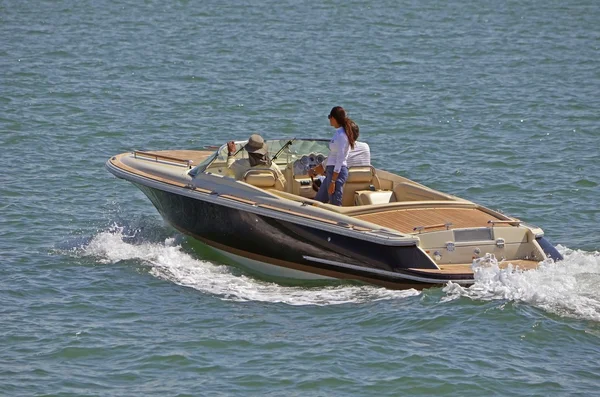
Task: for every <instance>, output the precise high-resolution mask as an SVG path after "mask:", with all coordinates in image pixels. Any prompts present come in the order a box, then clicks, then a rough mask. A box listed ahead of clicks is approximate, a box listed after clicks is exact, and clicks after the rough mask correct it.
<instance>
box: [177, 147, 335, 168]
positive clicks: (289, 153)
mask: <svg viewBox="0 0 600 397" xmlns="http://www.w3.org/2000/svg"><path fill="white" fill-rule="evenodd" d="M290 141H292V143H291V144H288V143H289V142H290ZM329 142H330V140H329V139H323V138H284V139H269V140H266V141H265V143H266V144H267V147H268V150H269V154H271V153H273V156H274V155H275V154H276V153H277V152H279V151H280V150H281V148H283V147H284V146H285V145H287V147H286V148H285V150H283V151H282V152H281V153H279V156H278V157H277V159H275V163H276V164H287V163H289V162H290V161H291V160H290V159H291V158H295V157H298V158H299V157H302V156H303V155H306V154H310V153H312V152H314V151H315V150H317V149H318V150H317V151H319V152H322V151H326V152H327V153H329ZM234 143H235V146H236V152H235V153H236V155H235V158H236V159H239V158H244V157H246V156H247V152H246V151H245V150H243V148H244V145H246V144H247V143H248V140H247V139H246V140H243V141H234ZM303 143H312V145H306V146H308V147H307V149H305V150H302V151H303V152H302V153H300V152H298V151H296V150H295V149H296V148H298V147H300V148H302V147H303V146H302V144H303ZM311 146H312V150H311ZM227 154H228V149H227V143H224V144H223V145H221V146H220V147H219V148H218V149H217V150H216V151H215V152H214V153H212V154H211V155H210V156H208V157H207V158H206V159H205V160H204V161H202V162H201V163H200V164H198V165H196V166H195V167H194V168H192V169H191V170H190V171H189V172H188V174H189V175H190V176H192V177H194V176H196V175H198V174H199V173H203V172H205V170H206V169H208V168H210V167H211V166H212V164H213V163H215V162H217V161H218V162H226V161H227ZM323 154H325V153H323ZM283 158H286V161H285V162H282V161H277V160H281V159H283Z"/></svg>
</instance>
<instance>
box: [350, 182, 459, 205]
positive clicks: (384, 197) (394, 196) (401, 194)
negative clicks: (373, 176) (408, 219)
mask: <svg viewBox="0 0 600 397" xmlns="http://www.w3.org/2000/svg"><path fill="white" fill-rule="evenodd" d="M344 194H345V192H344ZM431 200H454V199H453V198H452V197H451V196H449V195H446V194H443V193H438V192H436V191H434V190H431V189H428V188H426V187H423V186H419V185H413V184H412V183H408V182H402V183H399V184H397V185H396V186H395V187H394V190H393V191H391V190H377V191H371V190H358V191H356V192H355V205H370V204H383V203H393V202H397V201H431Z"/></svg>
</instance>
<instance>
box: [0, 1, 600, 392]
mask: <svg viewBox="0 0 600 397" xmlns="http://www.w3.org/2000/svg"><path fill="white" fill-rule="evenodd" d="M599 21H600V3H598V2H595V1H589V0H582V1H573V2H557V1H550V2H548V1H544V2H542V1H528V2H525V1H512V2H502V3H499V2H493V3H484V2H475V1H466V2H461V3H448V2H440V1H433V2H406V1H381V2H372V1H360V2H359V1H346V2H341V1H330V2H324V3H310V2H304V3H303V2H295V1H286V0H284V1H277V2H275V1H266V2H254V3H253V2H242V1H230V2H221V1H206V2H200V3H198V2H190V1H176V2H154V1H145V2H133V1H119V2H116V1H95V2H62V1H40V2H35V3H31V2H21V1H5V2H0V144H1V148H2V154H1V155H0V165H1V172H0V259H1V266H0V303H1V304H0V321H1V322H0V324H1V325H2V327H1V331H0V395H7V396H19V395H24V396H31V395H40V396H41V395H48V396H50V395H56V396H70V395H73V396H81V395H86V396H87V395H98V396H107V395H128V396H129V395H157V396H165V395H179V396H184V395H194V396H195V395H223V396H226V395H227V396H228V395H272V396H279V395H302V396H304V395H310V396H312V395H316V396H332V395H377V396H379V395H390V396H391V395H471V396H482V395H527V396H529V395H539V396H546V395H569V396H571V395H581V396H584V395H585V396H587V395H597V393H598V388H599V386H600V381H599V379H600V368H599V365H598V358H599V357H600V253H599V250H600V242H599V239H600V226H599V225H600V187H599V183H600V179H599V178H600V177H599V175H600V162H599V161H598V160H599V159H600V150H599V147H600V145H599V143H598V142H599V137H600V132H599V125H600V116H599V113H598V109H600V97H599V96H598V93H599V92H600V63H599V62H598V60H599V59H600V23H598V22H599ZM335 105H341V106H344V107H345V108H346V109H347V110H348V112H349V115H350V116H351V117H352V118H353V119H354V120H355V121H356V122H357V123H358V124H359V125H360V127H361V128H360V131H361V139H362V140H364V141H365V142H368V143H369V145H370V147H371V152H372V162H373V164H374V165H375V166H376V167H378V168H383V169H386V170H389V171H392V172H395V173H398V174H400V175H403V176H406V177H408V178H411V179H414V180H416V181H418V182H420V183H423V184H425V185H428V186H431V187H433V188H435V189H438V190H441V191H444V192H448V193H451V194H454V195H457V196H460V197H464V198H466V199H469V200H474V201H476V202H478V203H480V204H483V205H485V206H487V207H490V208H493V209H499V210H502V211H504V212H505V213H506V214H509V215H512V216H515V217H517V218H519V219H521V220H523V221H525V222H528V223H531V224H535V225H539V226H540V227H542V228H543V230H544V232H545V234H546V237H547V238H548V239H549V240H550V241H551V242H552V243H553V244H555V245H557V246H558V249H559V251H560V252H561V253H562V254H563V255H564V257H565V259H564V260H563V261H560V262H556V263H554V262H552V261H547V262H544V263H543V264H542V265H541V267H540V268H539V269H538V270H535V271H529V272H522V271H521V270H520V269H519V268H518V267H516V266H511V267H509V268H507V269H500V268H499V267H498V266H497V260H496V258H493V257H487V258H485V257H484V258H483V259H482V260H481V261H479V262H478V263H476V264H475V266H476V267H477V272H476V282H475V284H474V285H472V286H470V287H464V286H460V285H457V284H453V283H448V284H447V285H444V286H442V287H439V288H431V289H426V290H423V291H417V290H406V291H393V290H388V289H384V288H380V287H375V286H369V285H363V284H360V283H353V282H339V281H332V282H319V283H316V284H314V283H301V282H299V283H297V284H294V283H291V284H289V283H278V282H274V281H273V280H270V279H266V278H261V277H256V275H254V274H252V273H249V272H247V271H246V270H244V269H242V268H239V267H237V266H235V265H233V264H232V263H230V262H229V261H228V260H227V259H226V258H224V257H222V256H220V255H219V254H218V253H215V252H213V251H211V250H209V249H207V248H206V247H205V246H203V245H202V244H200V243H198V242H196V241H194V240H192V239H190V238H188V237H186V236H183V235H181V234H179V233H177V232H176V231H174V230H173V229H172V228H170V227H169V226H168V225H166V224H165V223H164V222H163V220H162V219H161V218H160V216H159V215H158V213H157V211H156V210H155V208H154V207H153V206H152V204H151V203H150V201H149V200H148V199H147V198H146V197H145V196H144V195H143V194H142V193H141V192H140V191H138V190H137V189H136V188H135V187H134V186H133V185H131V184H129V183H127V182H125V181H122V180H118V179H116V178H114V177H113V176H112V175H111V174H110V173H108V172H107V171H106V170H105V169H104V162H105V161H106V160H107V159H108V158H109V157H110V156H112V155H114V154H117V153H122V152H126V151H130V150H134V149H155V150H162V149H202V147H203V146H204V145H222V144H224V143H225V142H226V141H228V140H231V139H239V140H242V139H245V138H247V137H248V136H249V135H250V134H251V133H260V134H261V135H263V136H264V137H265V138H266V139H274V138H288V137H295V136H296V137H313V138H329V137H330V136H331V134H332V133H333V130H332V129H331V127H330V126H329V124H328V120H327V117H326V116H327V114H328V113H329V110H330V109H331V107H332V106H335Z"/></svg>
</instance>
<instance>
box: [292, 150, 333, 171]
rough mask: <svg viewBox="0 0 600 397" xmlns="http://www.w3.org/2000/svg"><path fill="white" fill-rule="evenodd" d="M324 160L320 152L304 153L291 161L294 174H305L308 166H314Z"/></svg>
mask: <svg viewBox="0 0 600 397" xmlns="http://www.w3.org/2000/svg"><path fill="white" fill-rule="evenodd" d="M324 160H325V155H323V154H321V153H310V154H305V155H303V156H302V157H300V158H299V159H298V160H296V161H294V163H293V170H294V175H306V174H308V170H309V169H310V168H314V167H316V166H317V165H319V164H321V163H322V162H323V161H324Z"/></svg>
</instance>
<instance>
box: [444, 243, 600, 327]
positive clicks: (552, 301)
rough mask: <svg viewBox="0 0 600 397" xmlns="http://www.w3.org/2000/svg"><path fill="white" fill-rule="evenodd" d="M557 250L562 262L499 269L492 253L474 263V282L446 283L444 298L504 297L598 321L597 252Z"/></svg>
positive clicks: (599, 277)
mask: <svg viewBox="0 0 600 397" xmlns="http://www.w3.org/2000/svg"><path fill="white" fill-rule="evenodd" d="M558 249H559V251H560V253H561V254H562V255H563V256H564V260H563V261H559V262H556V263H555V262H553V261H552V260H549V261H547V262H544V263H542V264H541V265H540V267H539V268H538V269H536V270H529V271H522V270H520V269H518V267H513V266H509V267H508V268H506V269H500V268H499V267H498V261H497V260H496V259H495V258H494V257H493V256H488V257H487V258H484V259H483V260H480V261H478V262H474V264H473V266H474V267H473V268H474V270H475V283H474V284H473V285H472V286H470V287H468V288H465V287H461V286H460V285H458V284H455V283H452V282H449V283H448V285H447V286H446V287H444V289H443V291H444V292H445V293H446V294H447V296H446V298H445V300H454V299H457V298H459V297H468V298H471V299H480V300H492V299H503V300H510V301H515V302H523V303H527V304H531V305H533V306H535V307H538V308H541V309H543V310H546V311H547V312H550V313H554V314H558V315H561V316H567V317H575V318H581V319H587V320H593V321H600V253H599V252H597V251H596V252H585V251H580V250H571V249H568V248H566V247H562V246H558Z"/></svg>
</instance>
